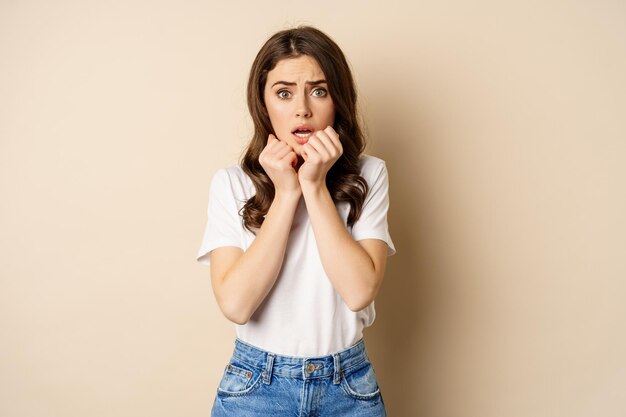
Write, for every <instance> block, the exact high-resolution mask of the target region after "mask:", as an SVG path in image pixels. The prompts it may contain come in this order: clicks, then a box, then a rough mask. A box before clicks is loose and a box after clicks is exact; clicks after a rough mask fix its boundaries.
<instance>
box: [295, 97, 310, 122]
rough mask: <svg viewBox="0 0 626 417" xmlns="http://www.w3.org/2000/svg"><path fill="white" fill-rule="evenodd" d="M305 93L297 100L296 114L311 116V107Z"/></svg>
mask: <svg viewBox="0 0 626 417" xmlns="http://www.w3.org/2000/svg"><path fill="white" fill-rule="evenodd" d="M307 98H308V97H306V95H303V97H301V98H300V100H298V104H297V107H296V116H298V117H311V107H310V106H309V101H308V99H307Z"/></svg>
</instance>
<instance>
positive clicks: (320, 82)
mask: <svg viewBox="0 0 626 417" xmlns="http://www.w3.org/2000/svg"><path fill="white" fill-rule="evenodd" d="M276 84H284V85H296V83H293V82H288V81H276V82H275V83H274V84H272V87H274V86H275V85H276ZM305 84H309V85H319V84H328V83H327V82H326V80H316V81H307V82H306V83H305Z"/></svg>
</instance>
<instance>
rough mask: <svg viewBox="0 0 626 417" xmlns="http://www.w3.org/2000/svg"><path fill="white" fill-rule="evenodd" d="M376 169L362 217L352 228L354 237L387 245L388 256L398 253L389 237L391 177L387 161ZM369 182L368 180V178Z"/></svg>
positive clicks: (381, 162) (382, 162)
mask: <svg viewBox="0 0 626 417" xmlns="http://www.w3.org/2000/svg"><path fill="white" fill-rule="evenodd" d="M379 161H380V163H379V164H378V166H377V167H376V168H375V172H374V174H373V176H372V178H373V179H372V180H371V181H368V185H369V191H368V193H367V196H366V197H365V202H364V203H363V209H362V212H361V216H360V217H359V219H358V220H357V221H356V222H355V223H354V225H353V226H352V237H353V238H354V240H356V241H359V240H363V239H380V240H382V241H384V242H386V243H387V247H388V250H387V255H388V256H391V255H393V254H395V253H396V248H395V246H394V244H393V241H392V240H391V236H390V235H389V226H388V224H387V211H388V210H389V177H388V174H387V167H386V165H385V161H383V160H381V159H379ZM366 180H367V178H366Z"/></svg>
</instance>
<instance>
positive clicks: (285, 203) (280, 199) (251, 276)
mask: <svg viewBox="0 0 626 417" xmlns="http://www.w3.org/2000/svg"><path fill="white" fill-rule="evenodd" d="M296 158H297V157H296V155H295V153H294V152H293V150H292V149H291V148H289V147H288V146H287V145H286V144H284V143H282V142H279V141H278V140H276V139H275V138H270V140H269V141H268V145H267V146H266V148H265V149H264V151H263V152H262V153H261V155H260V156H259V162H261V165H262V166H263V167H264V169H265V171H266V172H267V173H268V175H269V176H270V178H271V179H272V181H273V182H274V185H275V190H276V193H275V197H274V200H273V201H272V204H271V206H270V208H269V211H268V212H267V214H266V216H265V220H264V221H263V224H262V225H261V227H260V229H259V231H258V233H257V236H256V237H255V239H254V241H253V242H252V244H251V245H250V247H249V248H248V249H247V250H246V251H245V252H243V251H242V250H241V248H237V247H232V246H225V247H220V248H217V249H215V250H213V252H211V285H212V287H213V292H214V294H215V297H216V300H217V302H218V304H219V306H220V309H221V310H222V312H223V313H224V315H225V316H226V317H227V318H228V319H229V320H231V321H233V322H235V323H237V324H245V323H246V322H247V321H248V320H249V319H250V317H251V316H252V315H253V314H254V312H255V311H256V309H257V308H258V307H259V305H260V304H261V302H262V301H263V300H264V299H265V297H266V296H267V294H268V293H269V291H270V289H271V288H272V287H273V285H274V283H275V282H276V277H277V276H278V273H279V272H280V269H281V266H282V263H283V259H284V256H285V249H286V246H287V240H288V238H289V232H290V230H291V225H292V222H293V216H294V213H295V210H296V208H297V205H298V201H299V199H300V196H301V191H300V188H299V185H298V182H297V178H296V172H295V170H294V169H293V165H294V164H295V162H296V161H297V159H296Z"/></svg>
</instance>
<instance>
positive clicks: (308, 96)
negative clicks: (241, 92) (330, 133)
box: [264, 55, 335, 155]
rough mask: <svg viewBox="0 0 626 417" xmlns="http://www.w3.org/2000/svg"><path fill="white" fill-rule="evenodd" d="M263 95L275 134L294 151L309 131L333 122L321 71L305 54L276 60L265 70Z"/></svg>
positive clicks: (330, 104)
mask: <svg viewBox="0 0 626 417" xmlns="http://www.w3.org/2000/svg"><path fill="white" fill-rule="evenodd" d="M264 98H265V106H266V108H267V112H268V114H269V118H270V122H271V123H272V127H273V129H274V134H275V136H276V138H278V139H279V140H282V141H284V142H286V143H287V144H288V145H289V146H291V147H292V148H293V149H294V151H295V152H296V154H297V155H302V145H304V144H305V143H306V142H307V141H308V140H309V137H310V136H311V134H312V133H313V132H315V131H317V130H324V129H326V128H327V127H328V126H333V124H334V121H335V105H334V103H333V100H332V98H331V97H330V93H329V92H328V84H327V83H326V79H325V77H324V73H323V72H322V69H321V68H320V66H319V64H318V63H317V61H316V60H315V59H314V58H312V57H310V56H308V55H301V56H299V57H297V58H287V59H283V60H281V61H278V63H277V64H276V66H275V67H274V69H272V70H271V71H270V72H269V73H268V74H267V82H266V83H265V91H264Z"/></svg>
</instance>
